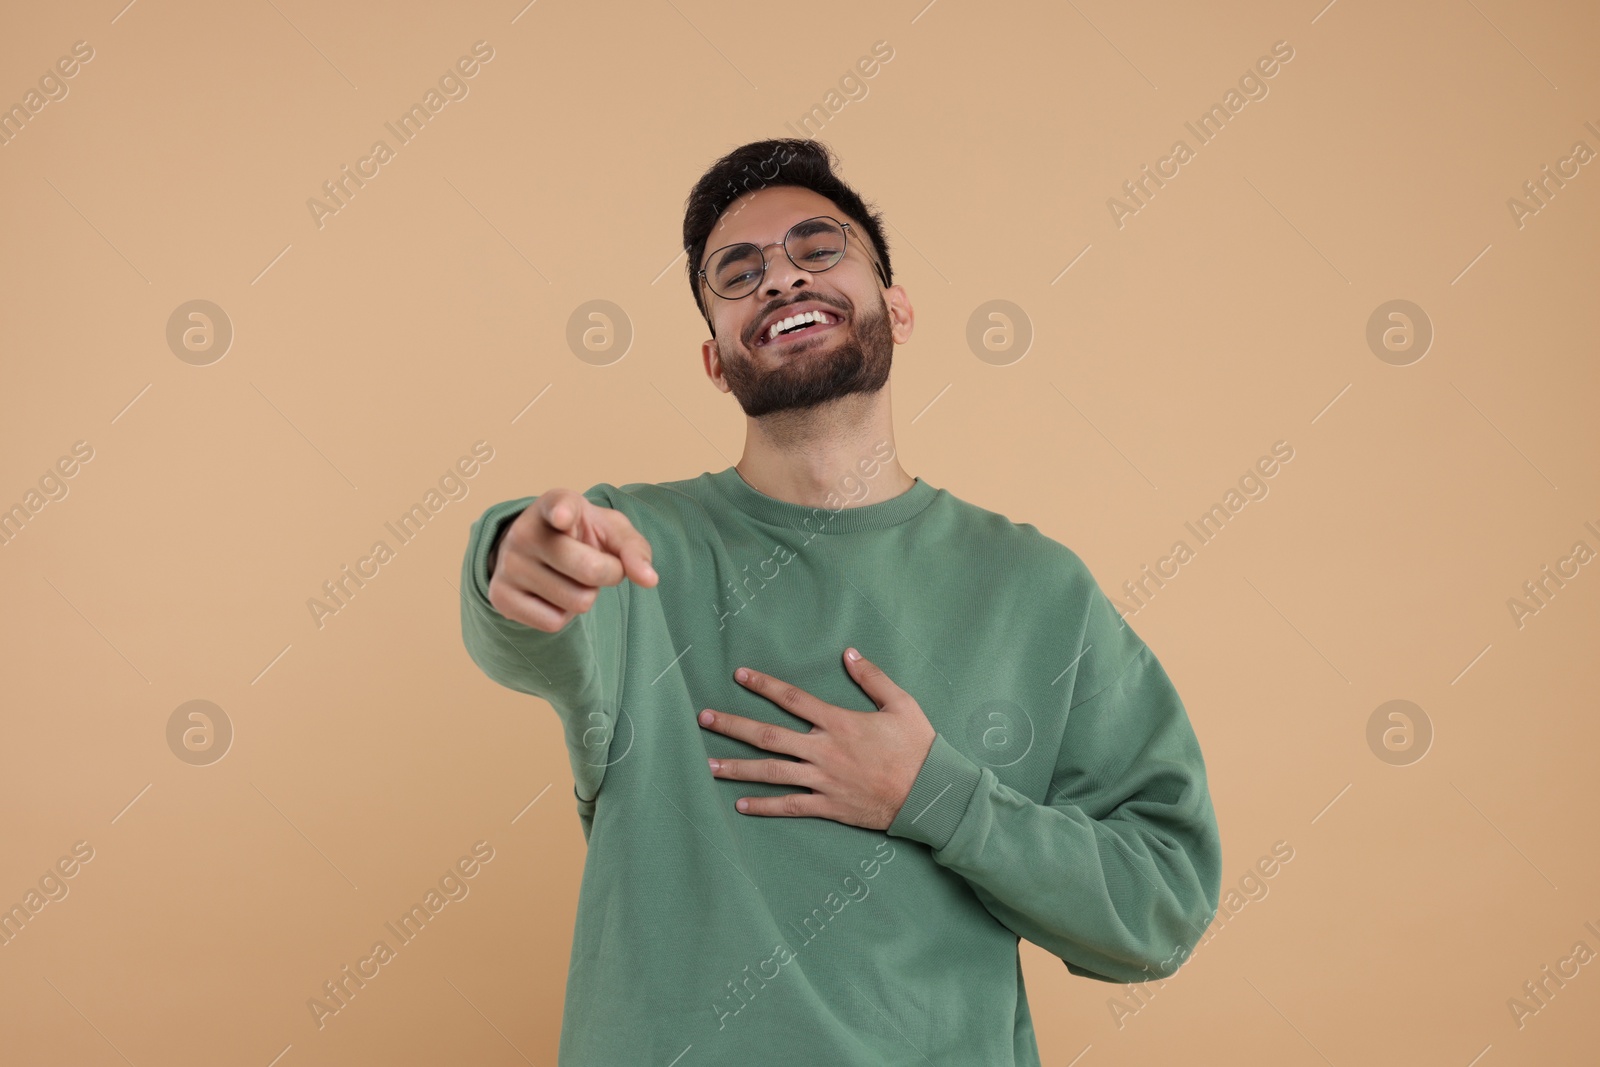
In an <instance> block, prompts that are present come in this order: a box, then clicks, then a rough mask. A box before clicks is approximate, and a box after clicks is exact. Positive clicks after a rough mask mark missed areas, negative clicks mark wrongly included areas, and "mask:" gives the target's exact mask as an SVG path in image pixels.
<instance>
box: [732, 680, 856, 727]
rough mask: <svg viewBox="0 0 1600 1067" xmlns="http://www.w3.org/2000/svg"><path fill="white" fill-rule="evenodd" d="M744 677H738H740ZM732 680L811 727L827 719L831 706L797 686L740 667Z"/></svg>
mask: <svg viewBox="0 0 1600 1067" xmlns="http://www.w3.org/2000/svg"><path fill="white" fill-rule="evenodd" d="M741 674H742V675H744V677H742V678H741V677H740V675H741ZM733 680H734V681H736V682H738V683H739V684H740V685H742V686H744V687H745V688H746V689H750V690H753V691H755V692H757V693H760V694H761V695H762V696H764V697H766V698H767V699H768V700H770V701H772V702H773V703H774V704H776V705H778V707H780V708H782V709H783V710H784V711H787V712H788V713H789V714H791V715H793V716H795V717H796V718H799V719H804V720H805V721H806V722H809V723H811V724H812V725H813V726H821V725H822V721H823V719H825V718H826V717H827V714H828V709H830V708H832V707H833V705H832V704H829V703H828V702H827V701H825V700H819V699H818V698H817V697H814V696H812V695H811V694H810V693H808V692H806V691H805V690H804V689H801V688H800V687H799V686H797V685H795V684H793V683H791V682H785V681H783V680H782V679H779V678H774V677H773V676H772V675H770V674H762V673H761V672H760V671H755V670H751V669H750V668H749V667H740V668H739V669H738V670H736V671H734V672H733Z"/></svg>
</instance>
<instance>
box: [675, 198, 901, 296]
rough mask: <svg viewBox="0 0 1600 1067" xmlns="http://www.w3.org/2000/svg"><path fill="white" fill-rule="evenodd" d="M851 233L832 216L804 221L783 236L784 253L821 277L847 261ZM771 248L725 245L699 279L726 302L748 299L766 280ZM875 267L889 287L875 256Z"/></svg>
mask: <svg viewBox="0 0 1600 1067" xmlns="http://www.w3.org/2000/svg"><path fill="white" fill-rule="evenodd" d="M849 233H850V223H848V222H840V221H839V220H838V219H835V218H833V217H831V216H829V215H818V216H816V217H815V218H809V219H802V220H801V221H799V222H797V223H795V224H794V225H793V226H791V227H789V232H788V233H786V234H784V235H783V241H782V244H783V252H784V255H786V256H788V257H789V262H790V263H793V264H794V265H795V266H796V267H799V268H800V269H801V270H805V271H810V272H811V273H812V274H821V273H822V272H823V271H825V270H829V269H831V268H833V267H835V266H838V264H839V261H840V260H842V259H844V254H845V250H846V249H847V248H848V247H849V242H850V236H849ZM770 247H772V246H771V245H767V246H766V247H765V248H764V247H762V246H760V245H757V244H755V243H754V242H752V241H741V242H739V243H738V244H732V245H724V246H723V247H721V248H719V249H717V250H716V251H715V252H713V253H711V255H710V256H708V257H707V258H706V265H705V266H704V267H702V268H701V269H700V270H699V272H698V273H699V276H700V278H701V279H703V280H704V281H705V283H706V285H708V286H710V288H711V291H712V292H713V293H716V294H717V295H718V296H720V297H722V299H724V300H738V299H740V298H741V297H746V296H749V295H750V294H751V293H753V292H755V291H756V289H757V287H759V286H760V285H761V280H762V279H763V278H765V277H766V274H767V267H768V262H767V258H766V252H767V248H770ZM864 247H869V246H864ZM872 265H873V266H874V267H876V268H877V271H878V276H879V277H881V278H883V284H884V286H885V287H886V288H887V287H888V284H889V279H888V277H887V276H886V275H885V274H884V271H883V265H882V264H881V263H879V262H878V258H877V257H876V256H873V257H872Z"/></svg>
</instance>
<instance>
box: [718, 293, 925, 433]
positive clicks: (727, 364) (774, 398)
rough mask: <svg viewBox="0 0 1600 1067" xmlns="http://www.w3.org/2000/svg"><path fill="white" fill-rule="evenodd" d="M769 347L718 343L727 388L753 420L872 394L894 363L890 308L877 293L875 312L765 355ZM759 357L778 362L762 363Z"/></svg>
mask: <svg viewBox="0 0 1600 1067" xmlns="http://www.w3.org/2000/svg"><path fill="white" fill-rule="evenodd" d="M827 306H828V307H829V309H830V310H833V305H832V304H828V305H827ZM769 348H770V346H767V347H764V348H760V349H756V350H755V352H754V353H751V352H749V351H748V350H745V349H742V348H741V349H740V350H738V351H732V352H730V351H729V350H728V349H727V348H726V347H725V346H724V345H723V342H722V341H721V339H719V340H718V341H717V352H718V354H719V355H720V356H721V359H722V373H723V376H724V377H726V378H727V380H728V388H729V389H730V390H731V391H732V393H733V395H734V397H735V398H736V399H737V400H738V401H739V406H740V407H742V408H744V413H745V414H746V415H748V416H749V417H750V418H752V419H759V418H761V417H762V416H765V415H771V414H774V413H776V412H780V411H796V410H805V409H810V408H815V407H819V406H820V405H823V404H827V403H829V402H831V401H834V400H838V399H839V398H840V397H844V396H849V395H850V394H852V393H876V392H877V391H878V390H880V389H882V388H883V385H884V383H885V382H887V381H888V380H889V367H890V364H891V363H893V361H894V333H893V327H892V326H891V325H890V323H889V307H888V305H887V304H885V303H884V300H883V294H882V293H879V294H878V307H877V309H876V311H875V312H874V313H872V314H869V315H867V316H865V317H863V318H856V319H850V320H846V321H844V322H841V323H839V325H837V326H835V327H833V328H831V329H829V330H826V331H824V332H822V333H819V334H817V335H816V336H814V337H810V338H805V339H803V340H800V341H795V342H792V343H791V344H789V345H786V346H784V347H783V348H782V349H781V350H775V351H777V352H778V354H777V355H776V356H773V355H770V354H768V349H769ZM763 359H772V360H774V361H775V362H776V363H777V365H776V366H774V367H770V368H769V367H763V366H760V365H759V364H760V363H761V361H762V360H763Z"/></svg>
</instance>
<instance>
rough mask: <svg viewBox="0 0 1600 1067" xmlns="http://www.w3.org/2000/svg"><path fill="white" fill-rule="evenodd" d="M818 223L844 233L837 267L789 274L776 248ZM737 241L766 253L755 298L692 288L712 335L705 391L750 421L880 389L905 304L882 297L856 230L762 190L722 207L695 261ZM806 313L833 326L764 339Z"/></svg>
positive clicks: (808, 195) (819, 200)
mask: <svg viewBox="0 0 1600 1067" xmlns="http://www.w3.org/2000/svg"><path fill="white" fill-rule="evenodd" d="M817 215H829V216H832V217H833V218H835V219H837V220H839V221H840V222H848V223H850V224H851V225H850V230H849V239H848V241H847V246H846V250H845V256H844V258H843V259H842V260H840V261H839V262H838V263H837V264H835V265H834V266H833V267H831V268H829V269H828V270H826V271H823V272H821V273H813V272H811V271H806V270H802V269H801V268H799V267H796V266H795V265H794V264H793V263H791V262H790V261H789V257H788V256H787V255H785V254H784V251H783V247H782V245H781V243H780V242H782V240H783V237H784V234H786V233H788V231H789V227H791V226H793V225H794V224H795V223H797V222H800V221H801V220H803V219H809V218H813V217H815V216H817ZM740 241H749V242H750V243H752V244H756V245H766V246H769V247H767V248H766V256H767V260H768V266H767V270H766V274H765V275H764V276H763V277H762V279H761V283H760V285H758V286H757V287H756V289H755V291H754V292H752V293H748V294H746V295H745V296H743V297H740V298H739V299H737V300H724V299H722V298H721V297H719V296H717V295H716V294H715V293H712V292H711V291H710V290H709V289H708V288H707V287H706V286H705V283H704V282H701V283H700V285H701V295H702V299H704V300H705V301H706V310H707V311H708V312H709V313H710V317H711V322H712V324H713V325H714V326H715V327H716V336H715V337H714V338H713V339H711V340H708V341H706V342H705V344H704V346H703V352H704V357H705V360H706V373H707V374H708V375H709V376H710V377H711V380H712V382H713V383H715V384H717V386H718V388H723V387H724V384H725V385H726V391H728V392H732V393H733V395H734V396H735V398H737V399H738V401H739V406H740V407H742V408H743V409H744V412H745V414H746V415H748V416H750V417H751V418H760V417H761V416H763V415H769V414H772V413H773V412H779V411H788V410H796V409H806V408H813V407H816V406H818V405H820V404H825V403H827V402H829V401H831V400H835V399H838V398H839V397H842V396H847V395H849V394H851V393H875V392H877V391H878V390H879V389H882V388H883V385H884V383H885V382H886V381H888V380H889V368H890V364H891V362H892V361H893V357H894V346H895V344H896V343H904V342H905V340H906V339H907V338H909V337H910V333H911V319H910V305H909V304H908V303H906V302H905V292H904V290H902V289H901V288H900V286H898V285H896V286H894V287H893V288H891V289H889V290H884V289H883V288H882V280H881V278H880V277H879V276H878V273H877V271H876V268H875V267H874V263H875V260H874V258H873V255H874V253H873V252H872V251H871V249H870V248H869V247H868V243H867V240H866V238H864V237H863V236H862V235H861V232H860V226H859V224H858V223H856V221H855V220H854V219H851V218H848V217H847V216H846V215H845V214H844V212H843V211H841V210H840V209H839V207H838V206H837V205H835V204H834V203H833V201H831V200H829V199H828V198H826V197H824V196H821V195H819V194H817V193H814V192H812V191H811V190H809V189H802V188H799V187H796V186H770V187H767V188H764V189H759V190H757V191H755V192H753V193H750V194H748V195H746V196H744V197H741V198H740V199H738V200H736V201H734V202H733V203H732V204H730V205H729V206H728V210H727V211H725V212H724V213H723V215H722V218H721V219H719V220H718V222H717V225H716V227H715V228H714V229H713V230H712V231H711V235H710V237H709V238H707V240H706V247H705V251H704V252H703V253H702V257H701V258H702V259H703V260H706V261H709V259H710V256H711V253H713V252H715V251H717V250H718V249H720V248H722V247H724V246H726V245H730V244H735V243H737V242H740ZM700 265H701V266H705V263H704V262H703V263H701V264H700ZM886 292H887V294H888V295H889V300H887V301H886V300H885V293H886ZM809 309H815V310H819V311H821V312H823V313H824V314H826V315H827V316H829V317H830V318H831V319H833V320H834V321H833V323H832V324H831V325H814V326H811V327H809V328H807V329H805V330H803V331H801V332H798V333H796V334H795V335H793V336H783V335H780V336H778V337H772V336H771V333H770V329H769V327H770V326H771V324H772V323H773V322H775V321H779V320H782V319H784V318H788V317H789V316H791V315H794V314H797V313H798V312H800V311H805V310H809Z"/></svg>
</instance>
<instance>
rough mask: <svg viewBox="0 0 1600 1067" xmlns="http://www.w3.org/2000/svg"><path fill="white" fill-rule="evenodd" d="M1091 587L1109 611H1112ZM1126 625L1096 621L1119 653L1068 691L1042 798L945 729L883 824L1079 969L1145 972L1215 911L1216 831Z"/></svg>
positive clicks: (1184, 947) (1196, 935) (1169, 697)
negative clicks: (1082, 690) (1080, 690)
mask: <svg viewBox="0 0 1600 1067" xmlns="http://www.w3.org/2000/svg"><path fill="white" fill-rule="evenodd" d="M1094 596H1095V597H1096V598H1097V602H1096V603H1095V605H1094V607H1093V608H1092V609H1091V610H1092V611H1093V612H1094V613H1095V614H1097V615H1098V616H1099V617H1100V618H1101V619H1102V620H1103V619H1104V615H1105V613H1108V612H1109V613H1112V614H1114V613H1115V609H1114V608H1112V607H1111V606H1110V605H1109V603H1108V602H1106V601H1105V598H1104V596H1103V594H1101V593H1100V592H1099V590H1098V589H1096V590H1095V592H1094ZM1117 626H1119V627H1120V630H1121V633H1120V636H1112V635H1113V634H1114V633H1115V628H1113V627H1111V626H1107V625H1101V626H1098V627H1095V626H1091V627H1090V631H1091V634H1093V635H1095V639H1096V641H1098V642H1099V643H1101V644H1102V646H1103V649H1102V651H1103V653H1104V652H1109V653H1110V654H1111V655H1112V657H1113V658H1112V660H1111V662H1112V663H1113V664H1116V663H1120V664H1121V666H1120V668H1118V667H1113V668H1112V670H1113V675H1112V677H1111V678H1110V680H1109V681H1106V682H1104V684H1099V685H1095V686H1093V687H1092V690H1093V691H1091V692H1088V693H1087V694H1086V695H1084V696H1083V697H1082V698H1081V699H1078V698H1077V697H1076V694H1075V695H1074V697H1073V703H1072V704H1071V706H1070V707H1069V709H1068V711H1067V723H1066V727H1065V731H1064V735H1063V740H1062V744H1061V750H1060V752H1059V754H1057V756H1056V761H1055V765H1054V769H1053V772H1052V776H1051V780H1050V787H1049V790H1048V793H1047V795H1046V799H1045V803H1042V804H1040V803H1036V802H1034V801H1033V800H1031V799H1029V798H1028V797H1026V796H1024V795H1023V794H1021V793H1019V792H1017V791H1016V790H1015V789H1012V788H1011V787H1009V786H1007V785H1005V784H1003V783H1002V782H1001V781H1000V780H999V779H998V778H997V777H996V776H995V773H994V771H992V770H991V769H990V768H988V767H985V766H982V765H980V764H978V763H976V762H974V761H973V760H971V759H969V758H968V757H967V756H966V755H964V754H963V753H962V752H960V751H959V750H958V749H956V748H955V746H953V745H951V744H950V743H949V742H948V741H946V740H945V738H944V737H943V736H936V737H935V739H934V742H933V747H932V749H931V750H930V751H929V752H928V756H927V759H926V760H925V761H924V763H923V766H922V769H921V771H920V772H919V773H918V776H917V778H916V781H915V782H914V784H913V785H912V789H911V793H910V795H909V796H908V797H907V798H906V802H905V805H904V806H903V807H902V808H901V810H900V812H899V814H898V815H896V817H895V820H894V823H893V824H892V825H891V826H890V827H889V830H888V832H889V833H890V834H891V835H895V836H899V837H905V838H909V839H911V840H915V841H920V842H922V843H924V844H926V845H928V846H930V847H931V848H932V849H933V858H934V860H935V861H936V862H938V863H939V864H941V865H942V866H944V867H947V868H949V869H950V870H952V871H954V872H956V873H957V874H959V875H961V876H962V877H963V878H965V879H966V880H967V882H968V883H969V884H970V885H971V887H972V889H973V892H974V893H975V894H976V895H977V897H978V899H979V900H980V901H981V902H982V903H983V905H984V907H985V908H987V909H988V910H989V912H990V914H992V915H993V916H994V917H995V918H996V919H997V920H999V921H1000V922H1001V923H1003V924H1004V925H1005V926H1006V927H1007V928H1008V929H1010V930H1011V931H1012V932H1014V933H1016V934H1017V935H1018V936H1019V937H1025V938H1027V939H1028V940H1029V941H1032V942H1033V943H1034V944H1036V945H1039V946H1040V947H1042V948H1044V949H1045V950H1047V951H1048V952H1050V953H1051V954H1052V955H1054V956H1056V957H1058V958H1059V959H1061V960H1062V961H1063V962H1064V963H1065V964H1066V966H1067V970H1068V971H1070V972H1071V973H1072V974H1074V975H1077V976H1079V977H1083V978H1094V979H1098V980H1100V981H1104V982H1140V981H1148V980H1150V979H1152V978H1164V977H1167V976H1168V975H1170V974H1172V973H1173V972H1175V971H1176V970H1177V969H1178V968H1179V966H1181V965H1182V963H1183V961H1184V960H1185V959H1186V958H1187V956H1188V955H1189V952H1190V951H1191V950H1192V949H1193V947H1194V945H1195V944H1196V943H1197V942H1198V941H1199V940H1200V938H1201V937H1202V936H1203V935H1204V933H1205V929H1206V927H1207V926H1208V925H1210V922H1211V919H1212V917H1213V916H1214V915H1215V914H1216V910H1217V903H1218V898H1219V894H1220V892H1221V882H1222V861H1221V841H1220V838H1219V835H1218V831H1217V823H1216V815H1215V813H1214V811H1213V808H1212V804H1211V796H1210V792H1209V790H1208V787H1207V783H1206V772H1205V764H1204V761H1203V759H1202V757H1201V752H1200V746H1199V742H1198V741H1197V739H1196V737H1195V734H1194V731H1193V728H1192V727H1191V725H1190V723H1189V719H1188V715H1187V714H1186V712H1185V710H1184V707H1183V703H1182V701H1181V700H1180V699H1179V697H1178V694H1177V691H1176V689H1175V688H1174V687H1173V685H1172V682H1171V680H1170V679H1169V678H1168V677H1167V673H1166V671H1165V670H1164V669H1163V668H1162V666H1161V664H1160V663H1159V662H1158V661H1157V659H1156V657H1155V654H1154V653H1153V652H1151V651H1150V649H1149V648H1148V647H1147V646H1145V644H1144V642H1143V641H1141V640H1139V639H1138V637H1137V636H1136V635H1135V634H1134V633H1133V631H1132V630H1131V629H1128V628H1127V627H1126V626H1125V625H1123V624H1121V623H1120V621H1119V623H1118V624H1117ZM1084 651H1085V653H1088V652H1089V651H1090V650H1089V649H1088V648H1085V650H1084ZM1124 657H1125V658H1124ZM1100 660H1101V662H1105V661H1106V657H1105V655H1104V654H1103V655H1102V656H1101V657H1100ZM1102 680H1103V679H1102V678H1101V677H1097V678H1096V679H1095V681H1096V682H1100V681H1102Z"/></svg>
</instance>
